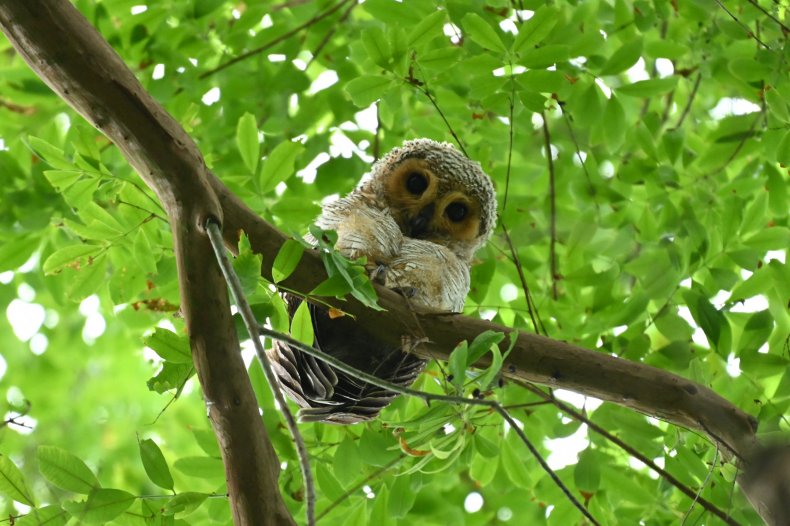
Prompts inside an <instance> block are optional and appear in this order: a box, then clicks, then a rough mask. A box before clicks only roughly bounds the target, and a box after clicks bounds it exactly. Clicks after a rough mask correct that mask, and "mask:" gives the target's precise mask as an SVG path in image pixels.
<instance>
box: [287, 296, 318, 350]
mask: <svg viewBox="0 0 790 526" xmlns="http://www.w3.org/2000/svg"><path fill="white" fill-rule="evenodd" d="M291 336H292V337H293V338H294V339H297V340H299V341H300V342H302V343H304V344H305V345H309V346H312V345H313V340H314V335H313V318H312V316H310V304H309V303H307V302H306V301H303V302H302V303H300V304H299V306H298V307H297V308H296V312H295V313H294V317H293V319H292V320H291Z"/></svg>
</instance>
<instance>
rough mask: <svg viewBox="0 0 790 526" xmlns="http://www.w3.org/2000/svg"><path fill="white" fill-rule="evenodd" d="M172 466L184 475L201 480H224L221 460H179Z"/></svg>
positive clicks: (191, 458)
mask: <svg viewBox="0 0 790 526" xmlns="http://www.w3.org/2000/svg"><path fill="white" fill-rule="evenodd" d="M173 466H174V467H175V468H176V469H177V470H178V471H180V472H181V473H183V474H184V475H187V476H190V477H195V478H201V479H209V480H212V479H224V476H225V469H224V467H223V464H222V459H219V458H215V457H184V458H179V459H178V460H176V461H175V462H174V463H173Z"/></svg>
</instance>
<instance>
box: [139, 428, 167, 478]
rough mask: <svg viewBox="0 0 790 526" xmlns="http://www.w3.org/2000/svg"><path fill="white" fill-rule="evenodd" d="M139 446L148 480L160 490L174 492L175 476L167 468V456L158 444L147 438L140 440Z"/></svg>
mask: <svg viewBox="0 0 790 526" xmlns="http://www.w3.org/2000/svg"><path fill="white" fill-rule="evenodd" d="M138 445H139V447H140V459H141V460H142V461H143V468H145V473H146V475H148V479H149V480H150V481H151V482H153V483H154V484H156V485H157V486H159V487H160V488H163V489H169V490H170V491H173V476H172V475H171V474H170V468H168V467H167V461H166V460H165V456H164V455H163V454H162V450H161V449H159V446H158V445H157V444H156V442H154V441H153V440H151V439H150V438H146V439H143V440H140V441H139V443H138Z"/></svg>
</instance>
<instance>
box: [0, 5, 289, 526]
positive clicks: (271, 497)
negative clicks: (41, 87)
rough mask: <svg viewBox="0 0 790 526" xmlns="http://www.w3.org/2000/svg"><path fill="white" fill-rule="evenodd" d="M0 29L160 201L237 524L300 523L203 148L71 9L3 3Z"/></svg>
mask: <svg viewBox="0 0 790 526" xmlns="http://www.w3.org/2000/svg"><path fill="white" fill-rule="evenodd" d="M0 28H2V30H3V32H4V33H5V34H6V36H7V37H8V39H9V40H10V41H11V43H12V44H13V45H14V47H15V48H16V49H17V51H18V52H19V53H20V55H22V56H23V57H24V58H25V60H26V61H27V62H28V64H29V65H30V67H31V68H32V69H33V71H35V72H36V73H37V74H38V75H39V77H41V79H42V80H44V82H46V83H47V84H48V85H49V86H50V87H51V88H52V89H53V90H54V91H55V92H56V93H58V94H59V95H60V96H61V97H62V98H63V99H64V100H65V101H66V102H68V103H69V104H70V105H71V106H72V107H73V108H74V109H75V110H76V111H78V112H79V113H80V114H81V115H82V116H83V117H85V118H86V119H87V120H88V121H89V122H90V123H91V124H92V125H93V126H95V127H96V128H97V129H98V130H100V131H101V132H102V133H104V134H105V135H107V137H108V138H109V139H110V140H112V141H113V142H114V143H115V144H116V146H118V148H119V149H120V150H121V152H123V155H124V156H125V157H126V159H127V160H128V161H129V163H130V164H131V165H132V166H133V167H134V168H135V169H136V170H137V172H138V173H139V174H140V176H141V177H142V178H143V180H144V181H145V182H146V184H147V185H148V186H149V187H150V188H151V189H152V190H153V191H154V192H155V193H156V194H157V196H158V197H159V199H160V200H161V202H162V204H163V206H164V207H165V210H166V211H167V215H168V218H169V221H170V225H171V230H172V232H173V241H174V245H175V247H174V248H175V254H176V260H177V264H178V274H179V282H180V288H181V310H182V313H183V315H184V318H185V319H186V323H187V328H188V330H189V339H190V344H191V348H192V358H193V361H194V363H195V368H196V369H197V373H198V378H199V379H200V384H201V387H202V389H203V395H204V397H205V399H206V405H207V408H208V415H209V418H210V420H211V423H212V426H213V428H214V432H215V434H216V436H217V440H218V442H219V445H220V449H221V451H222V456H223V461H224V465H225V470H226V478H227V483H228V494H229V498H230V507H231V510H232V512H233V517H234V522H235V523H236V524H245V525H247V524H249V525H277V526H280V525H283V524H294V522H293V519H292V517H291V515H290V513H289V511H288V509H287V508H286V506H285V503H284V501H283V500H282V497H281V495H280V492H279V487H278V485H277V478H278V475H279V470H280V462H279V460H278V459H277V456H276V454H275V452H274V448H273V447H272V445H271V442H270V441H269V438H268V436H267V434H266V430H265V429H264V427H263V422H262V420H261V417H260V414H259V412H258V404H257V401H256V399H255V395H254V393H253V391H252V387H251V385H250V382H249V378H248V376H247V372H246V369H245V367H244V363H243V362H242V359H241V355H240V354H239V342H238V338H237V336H236V331H235V329H234V325H233V322H232V320H231V317H230V310H229V302H228V294H227V289H226V286H225V281H224V279H223V277H222V275H221V273H220V271H219V269H218V267H217V265H216V260H215V258H214V253H213V251H212V249H211V245H210V243H209V241H208V238H207V237H206V235H205V232H204V231H203V230H202V226H201V225H203V224H205V219H206V218H207V217H210V216H214V217H216V218H218V219H219V220H221V218H222V210H221V208H220V206H219V203H218V200H217V198H216V197H215V194H214V192H213V191H212V187H211V185H210V180H211V179H212V178H213V175H212V174H211V173H210V172H209V171H208V169H207V168H206V165H205V163H204V161H203V158H202V156H201V154H200V152H199V151H198V149H197V146H196V145H195V143H194V142H193V141H192V139H191V138H190V137H189V136H188V135H187V134H186V133H185V132H184V130H183V128H181V126H180V125H179V124H178V123H177V122H176V121H175V120H174V119H173V118H172V117H171V116H170V115H169V114H168V113H167V112H166V111H165V110H164V109H163V108H162V107H161V105H159V104H158V103H157V102H156V101H154V100H153V98H151V96H150V95H149V94H148V93H147V92H146V91H145V90H144V89H143V87H142V86H141V85H140V83H139V82H138V81H137V79H136V78H135V76H134V74H132V72H131V71H130V70H129V69H128V68H127V67H126V65H125V64H124V63H123V61H122V60H121V58H120V57H119V56H118V55H117V54H116V53H115V51H113V49H112V48H111V47H110V46H109V44H107V42H106V41H105V40H104V39H103V38H102V36H101V35H100V34H99V33H98V32H97V31H96V30H95V29H94V28H93V26H91V25H90V24H89V23H88V22H87V20H85V18H84V17H83V16H82V15H81V14H80V13H79V11H77V10H76V9H75V8H74V7H73V6H72V5H71V4H70V3H69V2H68V1H66V0H3V1H0Z"/></svg>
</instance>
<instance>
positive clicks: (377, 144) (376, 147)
mask: <svg viewBox="0 0 790 526" xmlns="http://www.w3.org/2000/svg"><path fill="white" fill-rule="evenodd" d="M379 104H381V101H376V133H375V134H374V135H373V161H378V160H379V157H380V156H381V109H380V108H379Z"/></svg>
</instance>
